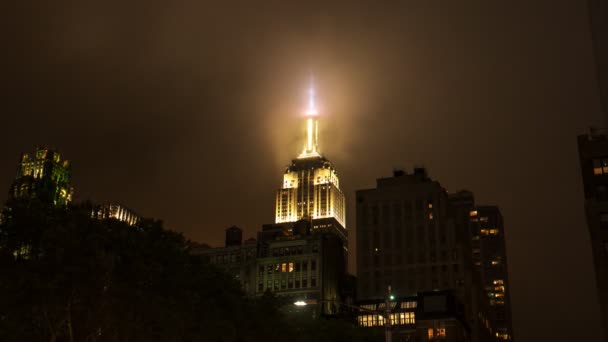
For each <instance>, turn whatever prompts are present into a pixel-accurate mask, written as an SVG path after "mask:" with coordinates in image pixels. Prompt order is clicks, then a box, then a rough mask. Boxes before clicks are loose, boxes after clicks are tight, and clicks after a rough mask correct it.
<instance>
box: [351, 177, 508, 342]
mask: <svg viewBox="0 0 608 342" xmlns="http://www.w3.org/2000/svg"><path fill="white" fill-rule="evenodd" d="M506 263H507V258H506V251H505V244H504V229H503V224H502V216H501V215H500V211H499V210H498V208H497V207H494V206H476V205H475V200H474V197H473V193H471V192H470V191H460V192H457V193H450V194H448V193H447V191H446V190H445V189H444V188H443V187H442V186H441V184H440V183H439V182H437V181H435V180H432V179H431V178H430V177H429V176H428V175H427V172H426V170H425V169H423V168H415V169H414V172H413V173H409V174H408V173H406V172H404V171H401V170H398V171H395V172H394V174H393V177H388V178H381V179H378V180H377V186H376V188H375V189H367V190H359V191H357V269H358V275H359V281H358V284H359V287H358V298H359V299H360V300H365V299H379V298H383V297H384V296H385V293H386V292H385V291H386V289H387V287H388V286H391V288H392V291H393V292H394V293H395V295H396V296H414V295H416V293H420V292H425V291H437V290H448V291H450V292H452V293H454V295H455V296H456V297H457V298H458V301H460V302H462V303H463V304H464V311H463V313H464V317H465V319H466V324H467V326H468V327H470V328H471V329H472V337H473V341H510V340H512V336H513V334H512V329H511V314H510V306H509V296H508V290H509V286H508V277H507V265H506Z"/></svg>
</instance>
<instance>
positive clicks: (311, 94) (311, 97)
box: [306, 77, 317, 116]
mask: <svg viewBox="0 0 608 342" xmlns="http://www.w3.org/2000/svg"><path fill="white" fill-rule="evenodd" d="M306 115H307V116H312V115H317V107H316V105H315V86H314V84H313V78H312V77H311V78H310V88H309V89H308V109H307V110H306Z"/></svg>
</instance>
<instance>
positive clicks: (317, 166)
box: [275, 86, 346, 240]
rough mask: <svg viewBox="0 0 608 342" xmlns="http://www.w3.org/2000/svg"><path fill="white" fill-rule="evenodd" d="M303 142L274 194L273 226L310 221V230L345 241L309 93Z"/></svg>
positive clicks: (340, 201)
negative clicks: (336, 235)
mask: <svg viewBox="0 0 608 342" xmlns="http://www.w3.org/2000/svg"><path fill="white" fill-rule="evenodd" d="M308 95H309V98H308V109H307V110H306V121H305V123H306V139H305V141H304V146H303V150H302V153H300V155H299V156H298V157H297V158H296V159H294V160H292V162H291V165H289V167H287V169H286V170H285V173H284V175H283V184H282V186H281V189H279V190H277V193H276V208H275V223H289V222H296V221H298V220H301V219H306V220H311V221H312V222H313V226H312V228H313V230H315V229H325V230H334V231H335V232H337V233H338V234H339V235H340V236H341V237H342V238H343V239H344V240H346V219H345V218H346V212H345V200H344V194H343V193H342V190H340V182H339V179H338V174H337V172H336V169H335V168H334V167H333V165H332V163H331V162H330V161H329V160H327V159H326V158H325V157H323V156H322V155H321V154H320V152H319V145H318V137H319V126H318V111H317V108H316V105H315V92H314V88H313V87H312V86H311V88H310V90H309V94H308Z"/></svg>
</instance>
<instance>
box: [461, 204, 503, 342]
mask: <svg viewBox="0 0 608 342" xmlns="http://www.w3.org/2000/svg"><path fill="white" fill-rule="evenodd" d="M470 217H471V221H472V223H473V224H472V225H471V227H473V232H472V233H473V237H472V238H473V261H474V263H475V266H476V272H475V276H476V277H478V279H479V286H480V288H479V290H480V291H479V292H478V295H479V303H478V314H477V315H478V318H479V320H478V326H477V328H478V329H479V330H480V331H479V333H480V335H482V336H484V335H485V336H484V338H482V339H481V340H482V341H492V339H493V338H496V339H497V340H508V339H509V336H513V327H512V323H511V298H510V291H509V290H508V289H510V288H511V284H510V282H509V274H508V270H507V252H506V246H505V235H504V224H503V218H502V214H501V213H500V210H499V209H498V207H496V206H477V207H475V209H474V210H472V211H471V212H470Z"/></svg>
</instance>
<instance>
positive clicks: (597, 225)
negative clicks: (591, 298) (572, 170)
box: [578, 131, 608, 339]
mask: <svg viewBox="0 0 608 342" xmlns="http://www.w3.org/2000/svg"><path fill="white" fill-rule="evenodd" d="M578 151H579V158H580V164H581V173H582V176H583V189H584V194H585V215H586V217H587V226H588V229H589V236H590V240H591V252H592V255H593V263H594V267H595V278H596V282H597V289H598V295H599V305H600V311H601V315H602V325H603V328H604V338H605V339H608V135H606V134H605V133H602V132H598V131H594V132H591V133H590V134H585V135H580V136H579V137H578Z"/></svg>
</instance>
